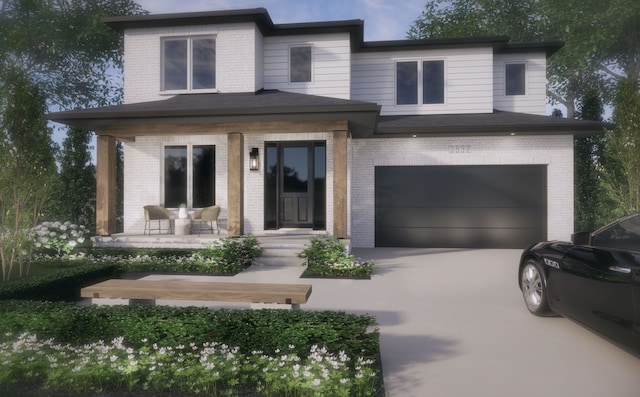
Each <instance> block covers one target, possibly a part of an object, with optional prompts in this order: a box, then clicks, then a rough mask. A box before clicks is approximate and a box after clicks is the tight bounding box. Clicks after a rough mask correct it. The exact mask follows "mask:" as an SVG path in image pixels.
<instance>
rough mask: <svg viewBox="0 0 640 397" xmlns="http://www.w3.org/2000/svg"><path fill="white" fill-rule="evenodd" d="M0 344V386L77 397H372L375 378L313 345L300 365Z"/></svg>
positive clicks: (221, 353) (198, 352)
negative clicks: (165, 396) (31, 386)
mask: <svg viewBox="0 0 640 397" xmlns="http://www.w3.org/2000/svg"><path fill="white" fill-rule="evenodd" d="M3 339H5V342H3V343H0V385H5V386H6V385H11V384H17V383H21V382H35V384H38V385H41V386H42V387H44V388H46V389H47V390H49V391H67V392H71V393H74V394H78V395H93V394H100V393H102V392H103V391H105V390H128V391H135V390H140V389H142V390H147V391H152V392H154V393H158V394H162V393H163V392H166V391H169V390H172V391H179V392H183V393H188V394H189V395H192V394H199V395H208V396H219V395H225V396H226V395H232V394H230V393H232V390H233V388H234V387H236V386H240V387H243V388H245V389H254V390H255V391H256V392H258V393H260V395H267V396H270V395H286V396H291V397H295V396H335V397H341V396H343V397H352V396H373V395H375V394H376V388H377V377H378V376H379V373H378V371H377V369H376V366H375V362H374V361H373V360H368V359H364V358H362V357H357V358H356V359H355V362H353V363H351V361H352V358H351V357H348V356H347V354H345V353H344V352H339V353H338V354H337V355H336V354H332V353H330V352H328V351H327V350H326V349H325V348H321V347H319V346H315V345H314V346H312V347H311V351H310V352H309V354H308V356H307V357H300V356H298V355H297V354H295V353H292V352H289V353H287V352H281V351H280V350H277V351H276V354H275V355H265V354H263V352H261V351H252V352H251V353H250V354H242V353H240V352H239V349H238V348H237V347H230V346H227V345H225V344H220V343H203V344H196V343H190V344H189V345H188V346H186V345H177V346H159V345H158V344H156V343H153V344H151V343H150V342H148V341H147V340H143V341H142V342H143V344H142V346H143V347H141V348H135V349H134V348H132V347H129V346H127V345H126V344H125V341H124V338H122V337H118V338H115V339H114V340H113V341H111V343H105V342H103V341H99V342H96V343H90V344H83V345H77V346H74V345H71V344H68V343H67V344H62V343H58V342H56V341H55V340H54V339H46V340H39V339H38V338H37V337H36V336H35V335H33V334H30V333H23V334H20V335H15V336H13V335H11V334H5V335H4V338H3ZM294 349H295V346H293V345H290V346H289V350H290V351H293V350H294ZM230 387H231V389H230Z"/></svg>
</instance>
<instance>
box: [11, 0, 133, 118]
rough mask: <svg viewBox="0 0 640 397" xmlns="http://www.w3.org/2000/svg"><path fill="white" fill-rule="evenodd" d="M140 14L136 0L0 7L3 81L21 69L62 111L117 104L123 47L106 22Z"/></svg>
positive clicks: (57, 0)
mask: <svg viewBox="0 0 640 397" xmlns="http://www.w3.org/2000/svg"><path fill="white" fill-rule="evenodd" d="M141 13H143V10H142V9H141V8H140V6H138V5H137V4H136V3H135V2H134V1H133V0H38V1H34V0H4V1H0V37H3V38H4V39H3V40H1V41H0V81H2V80H6V76H4V75H3V73H2V71H4V70H10V69H20V70H22V71H24V72H25V73H26V74H27V75H28V76H29V77H30V79H31V81H32V82H33V83H34V84H36V85H37V86H38V87H39V89H40V91H41V92H42V93H43V95H44V96H45V98H46V100H47V105H49V106H52V105H53V106H56V107H57V108H61V109H70V108H74V107H89V106H96V105H97V106H102V105H109V104H113V103H118V102H119V101H120V100H121V98H122V85H121V84H119V76H120V75H121V73H119V70H121V68H122V42H121V37H120V35H119V34H118V33H117V32H115V31H113V30H112V29H111V28H109V27H108V26H106V25H105V24H104V23H102V18H103V17H106V16H113V15H133V14H141Z"/></svg>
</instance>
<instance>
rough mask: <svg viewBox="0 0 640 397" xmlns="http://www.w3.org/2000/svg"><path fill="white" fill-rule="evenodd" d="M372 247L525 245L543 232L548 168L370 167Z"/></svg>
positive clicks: (502, 246)
mask: <svg viewBox="0 0 640 397" xmlns="http://www.w3.org/2000/svg"><path fill="white" fill-rule="evenodd" d="M375 207H376V215H375V216H376V219H375V224H376V246H377V247H437V248H524V247H525V246H527V245H528V244H531V243H533V242H536V241H541V240H545V239H546V237H547V167H546V166H544V165H521V166H520V165H518V166H503V165H501V166H389V167H376V170H375Z"/></svg>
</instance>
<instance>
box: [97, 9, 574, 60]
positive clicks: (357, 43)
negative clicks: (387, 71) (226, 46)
mask: <svg viewBox="0 0 640 397" xmlns="http://www.w3.org/2000/svg"><path fill="white" fill-rule="evenodd" d="M103 21H104V22H105V23H106V24H107V25H109V26H111V27H112V28H113V29H115V30H117V31H120V32H123V31H124V30H125V29H139V28H154V27H155V28H157V27H172V26H194V25H205V24H218V23H242V22H254V23H255V24H256V25H257V26H258V28H259V29H260V31H261V32H262V34H263V35H265V36H288V35H302V34H327V33H349V35H350V36H351V49H352V51H354V52H378V51H397V50H409V51H411V50H414V51H415V50H424V49H437V48H460V47H464V48H470V47H492V48H493V49H494V51H496V52H544V53H546V55H547V56H551V55H552V54H553V53H555V52H556V51H558V50H559V49H560V48H561V47H562V43H560V42H536V43H508V42H509V37H507V36H490V37H474V38H450V39H423V40H392V41H372V42H364V21H363V20H361V19H352V20H345V21H326V22H304V23H289V24H274V23H273V21H272V20H271V16H269V13H268V12H267V10H266V9H265V8H251V9H242V10H225V11H207V12H189V13H173V14H146V15H133V16H122V17H108V18H104V19H103Z"/></svg>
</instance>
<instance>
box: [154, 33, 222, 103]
mask: <svg viewBox="0 0 640 397" xmlns="http://www.w3.org/2000/svg"><path fill="white" fill-rule="evenodd" d="M215 87H216V41H215V38H213V37H209V36H205V37H186V38H171V39H164V40H163V41H162V90H163V91H175V90H203V89H214V88H215Z"/></svg>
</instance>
